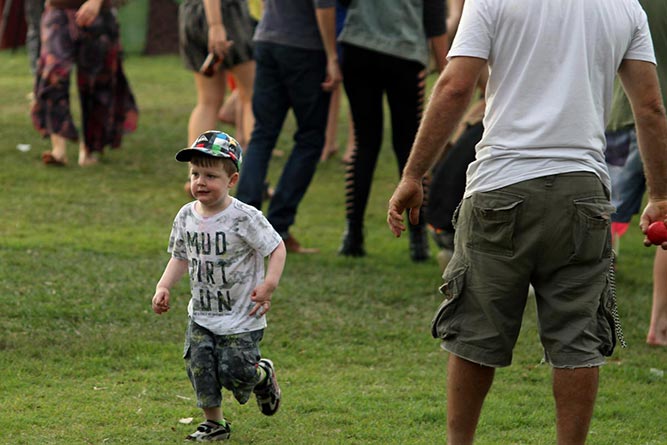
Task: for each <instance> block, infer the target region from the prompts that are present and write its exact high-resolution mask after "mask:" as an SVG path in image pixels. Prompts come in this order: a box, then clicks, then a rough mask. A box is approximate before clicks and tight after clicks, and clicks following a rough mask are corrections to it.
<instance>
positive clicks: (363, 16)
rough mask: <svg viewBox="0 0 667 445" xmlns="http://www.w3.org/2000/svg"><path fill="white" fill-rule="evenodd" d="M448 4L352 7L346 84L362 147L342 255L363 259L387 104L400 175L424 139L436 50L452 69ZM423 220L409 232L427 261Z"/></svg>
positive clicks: (394, 1)
mask: <svg viewBox="0 0 667 445" xmlns="http://www.w3.org/2000/svg"><path fill="white" fill-rule="evenodd" d="M445 9H446V8H445V2H444V1H443V0H425V1H423V2H421V1H418V2H414V1H410V2H407V1H402V0H363V1H362V0H352V2H351V3H350V6H349V9H348V12H347V18H346V20H345V26H344V27H343V31H342V32H341V35H340V36H339V38H338V40H339V41H340V42H341V45H342V48H343V57H342V60H343V63H342V70H343V84H344V86H345V91H346V93H347V96H348V99H349V103H350V109H351V111H352V120H353V121H354V124H355V125H354V126H355V129H354V130H355V139H356V147H355V151H354V152H353V155H352V159H351V163H350V164H349V165H348V168H347V172H346V177H345V188H346V193H345V196H346V220H347V226H346V230H345V233H344V235H343V242H342V244H341V246H340V249H339V253H340V254H341V255H345V256H353V257H358V256H364V255H365V254H366V251H365V248H364V242H363V241H364V240H363V226H364V213H365V211H366V205H367V203H368V197H369V195H370V190H371V184H372V181H373V172H374V170H375V165H376V163H377V158H378V154H379V153H380V148H381V146H382V135H383V117H384V116H383V115H384V109H383V107H384V104H383V98H384V96H385V94H386V96H387V102H388V104H389V109H390V112H391V121H390V122H391V132H392V142H393V148H394V154H395V155H396V159H397V161H398V169H399V174H400V172H401V171H402V170H403V167H404V166H405V163H406V161H407V159H408V155H409V153H410V147H411V146H412V141H413V140H414V138H415V135H416V134H417V128H418V127H419V122H420V120H421V113H422V108H423V105H424V83H425V81H424V77H425V73H426V67H427V65H428V62H429V44H430V45H432V46H433V49H434V51H433V55H434V58H435V60H436V64H437V66H438V69H439V70H442V68H443V67H444V65H445V55H446V54H445V53H446V42H447V38H446V19H445ZM424 226H425V224H424V220H423V218H422V219H421V221H420V222H419V224H415V225H411V226H410V257H411V258H412V260H414V261H424V260H426V259H428V257H429V252H428V237H427V233H426V231H425V229H424Z"/></svg>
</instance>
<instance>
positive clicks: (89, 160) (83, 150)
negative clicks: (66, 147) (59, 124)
mask: <svg viewBox="0 0 667 445" xmlns="http://www.w3.org/2000/svg"><path fill="white" fill-rule="evenodd" d="M98 162H99V157H98V155H97V154H96V153H92V152H91V151H90V150H89V149H88V147H86V144H85V142H83V141H81V142H80V143H79V165H80V166H81V167H88V166H90V165H95V164H97V163H98Z"/></svg>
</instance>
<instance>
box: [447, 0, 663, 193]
mask: <svg viewBox="0 0 667 445" xmlns="http://www.w3.org/2000/svg"><path fill="white" fill-rule="evenodd" d="M457 56H469V57H477V58H482V59H486V60H488V63H489V82H488V85H487V89H486V114H485V117H484V136H483V137H482V139H481V141H480V142H479V143H478V144H477V147H476V151H477V153H476V160H475V161H474V162H473V163H471V164H470V166H469V167H468V173H467V175H468V179H467V186H466V192H465V196H466V197H467V196H470V195H471V194H472V193H473V192H476V191H488V190H494V189H497V188H500V187H505V186H507V185H511V184H515V183H517V182H521V181H524V180H527V179H532V178H537V177H541V176H546V175H552V174H558V173H566V172H572V171H590V172H593V173H595V174H596V175H598V177H600V179H601V180H602V182H603V183H604V185H605V187H607V189H610V187H611V184H610V180H609V174H608V172H607V167H606V163H605V158H604V150H605V146H606V142H605V135H604V129H605V126H606V122H607V118H608V115H609V110H610V107H611V97H612V87H613V83H614V77H615V75H616V72H617V70H618V67H619V66H620V64H621V61H622V60H623V59H636V60H644V61H648V62H652V63H655V55H654V52H653V44H652V42H651V36H650V33H649V28H648V23H647V19H646V14H645V13H644V11H643V9H642V8H641V6H640V5H639V3H638V2H637V1H636V0H557V1H552V0H467V1H466V3H465V6H464V8H463V14H462V17H461V22H460V25H459V29H458V32H457V34H456V37H455V39H454V42H453V44H452V48H451V50H450V51H449V54H448V58H449V59H451V58H452V57H457Z"/></svg>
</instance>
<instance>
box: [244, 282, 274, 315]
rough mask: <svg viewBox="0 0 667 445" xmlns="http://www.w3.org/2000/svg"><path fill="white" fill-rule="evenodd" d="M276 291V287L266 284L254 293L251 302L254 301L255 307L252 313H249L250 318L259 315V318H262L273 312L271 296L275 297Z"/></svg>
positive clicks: (261, 285)
mask: <svg viewBox="0 0 667 445" xmlns="http://www.w3.org/2000/svg"><path fill="white" fill-rule="evenodd" d="M274 289H275V287H272V286H270V285H268V284H266V282H264V283H262V284H260V285H259V286H257V287H256V288H255V289H254V290H253V291H252V294H251V295H250V300H252V301H254V302H255V305H254V306H253V307H252V310H251V311H250V313H248V316H250V317H252V316H254V315H257V316H258V317H261V316H262V315H266V313H267V312H269V310H271V296H272V295H273V290H274ZM260 309H261V310H260Z"/></svg>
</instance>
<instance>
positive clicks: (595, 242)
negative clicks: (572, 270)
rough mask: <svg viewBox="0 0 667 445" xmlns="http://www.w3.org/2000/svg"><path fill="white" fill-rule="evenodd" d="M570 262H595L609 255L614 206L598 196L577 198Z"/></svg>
mask: <svg viewBox="0 0 667 445" xmlns="http://www.w3.org/2000/svg"><path fill="white" fill-rule="evenodd" d="M573 203H574V207H575V209H576V212H575V217H574V226H573V233H572V238H573V242H574V247H573V254H572V258H571V262H573V263H586V262H597V261H600V260H601V259H602V258H608V257H609V256H610V255H611V231H610V230H609V228H610V227H611V214H612V213H613V212H614V206H613V205H611V204H610V203H609V202H608V201H606V200H604V199H603V198H599V197H591V198H582V199H577V200H575V201H574V202H573Z"/></svg>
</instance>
